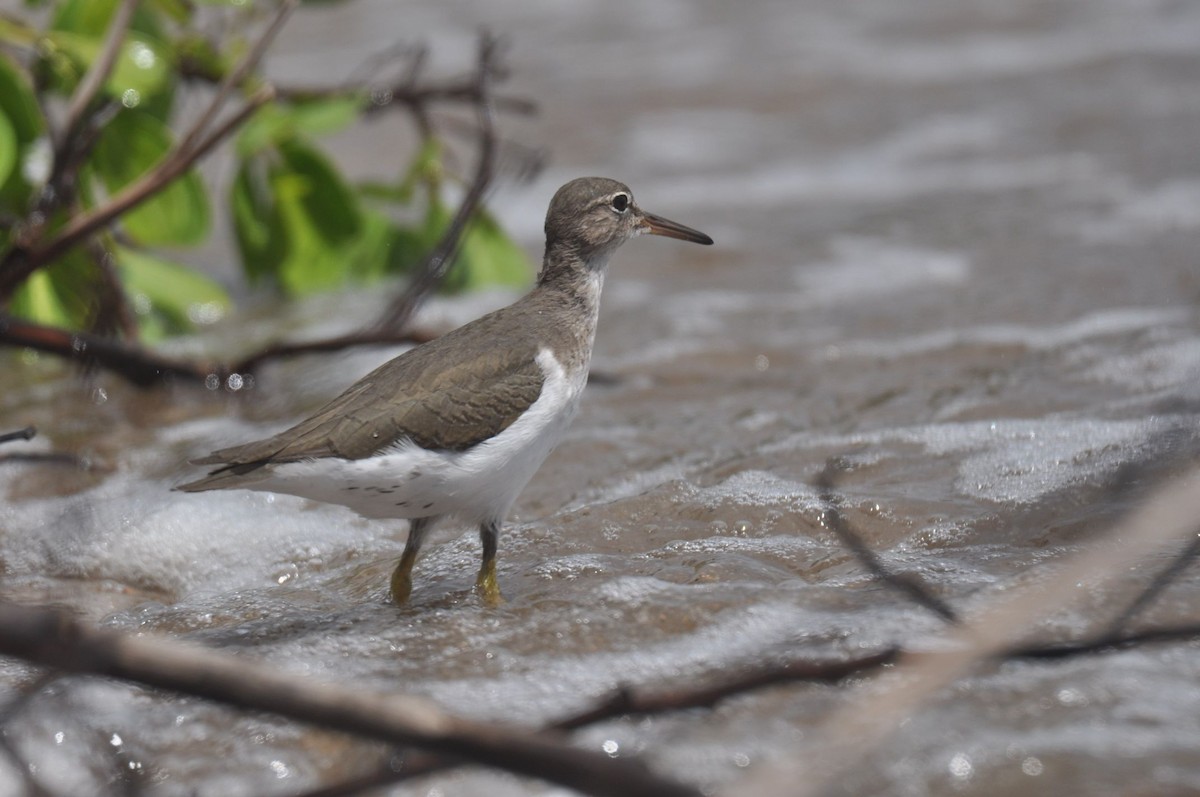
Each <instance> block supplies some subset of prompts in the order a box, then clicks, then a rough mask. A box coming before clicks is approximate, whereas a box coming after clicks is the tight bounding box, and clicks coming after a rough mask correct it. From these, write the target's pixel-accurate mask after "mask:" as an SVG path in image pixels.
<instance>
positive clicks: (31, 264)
mask: <svg viewBox="0 0 1200 797" xmlns="http://www.w3.org/2000/svg"><path fill="white" fill-rule="evenodd" d="M298 2H299V0H284V2H283V3H281V4H280V7H279V10H278V11H277V12H276V15H275V17H274V19H272V21H271V24H270V25H268V26H267V29H266V30H265V31H264V32H263V34H262V35H261V36H260V37H259V39H258V40H257V41H256V42H255V44H254V46H253V47H251V49H250V51H249V52H248V53H247V54H246V56H245V57H244V58H243V59H242V60H241V62H239V64H238V65H237V67H235V68H234V69H233V71H231V72H230V73H229V75H228V78H227V79H226V80H225V81H222V83H221V85H220V86H219V87H218V90H217V93H216V96H214V97H213V99H212V101H211V102H210V103H209V105H208V107H207V108H206V109H205V111H204V112H203V113H202V114H201V115H200V117H199V119H197V120H196V122H195V124H193V125H192V127H191V128H190V129H189V130H188V132H187V133H185V134H184V135H183V137H182V138H181V140H180V142H179V143H178V144H177V145H176V146H175V147H174V148H173V149H172V150H171V151H170V152H169V153H167V155H166V157H164V158H163V159H162V161H160V162H159V164H158V165H157V166H155V167H154V168H153V169H151V170H150V171H149V172H147V173H146V174H145V175H143V176H142V177H141V178H140V179H139V180H137V181H136V182H134V183H131V184H129V185H127V186H125V188H124V189H122V190H121V191H119V192H117V194H116V195H114V196H111V197H109V199H108V201H107V202H105V203H104V204H102V205H100V206H98V207H96V208H93V209H92V210H90V211H87V212H84V213H80V214H77V215H75V216H73V217H72V218H71V219H70V221H68V222H67V224H66V225H65V226H64V227H63V228H62V229H61V230H58V231H57V232H56V233H55V235H54V237H53V238H51V239H50V240H49V241H47V242H41V243H36V242H31V243H28V244H27V243H23V242H22V243H20V244H18V245H15V246H13V248H12V249H10V250H9V251H8V253H7V254H6V255H5V257H4V259H3V261H0V302H4V301H7V299H8V298H9V297H11V296H12V293H13V291H15V290H16V289H17V286H19V285H20V284H21V283H22V282H24V281H25V280H26V279H28V278H29V276H30V275H31V274H33V273H34V272H35V271H37V270H38V269H39V268H41V267H42V266H45V265H47V264H48V263H51V262H53V261H55V260H57V259H58V258H59V257H61V256H62V255H64V254H65V253H66V252H67V251H69V250H70V249H72V248H73V247H75V246H76V245H78V244H79V243H81V242H82V241H83V240H84V239H86V238H87V237H89V236H91V235H92V234H94V233H96V232H98V231H99V230H100V229H102V228H103V227H105V226H107V225H108V224H110V223H112V222H113V221H114V220H116V219H117V218H118V217H119V216H121V215H122V214H124V213H127V212H128V211H130V210H132V209H133V208H135V207H137V206H138V205H140V204H141V203H142V202H145V201H146V200H147V199H149V198H150V197H152V196H154V195H155V194H157V193H158V192H159V191H161V190H162V189H163V188H165V187H166V186H167V185H168V184H170V183H171V182H172V181H174V180H176V179H178V178H179V177H181V176H182V175H183V174H184V173H185V172H186V171H187V170H188V169H189V168H191V166H192V165H193V164H194V163H195V162H196V161H197V160H199V159H200V158H202V157H204V156H205V155H206V154H208V152H210V151H211V150H212V148H213V147H214V146H216V145H217V144H218V143H220V142H221V141H222V140H224V139H225V138H226V137H228V136H229V134H230V133H232V132H233V131H234V130H236V129H237V128H238V127H240V126H241V125H242V124H243V123H244V122H245V121H246V120H247V119H248V118H249V117H250V116H251V115H252V114H253V113H254V112H255V111H256V110H258V108H259V107H261V106H262V105H264V104H266V103H267V102H270V101H271V100H272V99H274V97H275V94H274V89H273V88H271V87H270V86H265V87H263V88H262V89H260V90H258V91H257V92H255V94H254V95H253V96H251V97H250V98H249V100H247V102H246V105H245V106H244V107H243V108H242V109H240V110H239V111H238V112H237V113H235V114H233V115H232V117H230V118H229V119H228V120H226V121H225V122H224V123H222V124H221V125H219V126H218V127H217V128H216V130H214V131H213V132H212V133H210V134H208V135H207V136H205V131H206V130H207V129H208V128H209V126H210V125H212V124H213V123H214V122H215V120H216V118H217V116H218V115H219V114H220V111H221V108H222V106H223V105H224V102H225V100H226V98H227V97H228V95H229V92H230V91H232V89H233V87H234V86H236V85H237V84H238V83H240V82H241V79H242V77H243V76H244V75H245V74H246V73H247V72H248V71H249V70H251V69H253V68H254V66H255V65H256V64H257V63H258V61H259V60H260V59H261V58H262V55H263V53H264V52H265V51H266V48H267V46H268V45H269V44H270V42H271V40H272V39H273V38H274V37H275V34H276V33H278V32H279V29H280V27H282V25H283V23H284V22H285V21H286V19H287V17H288V15H289V14H290V13H291V11H292V10H293V9H294V8H295V7H296V5H297V4H298Z"/></svg>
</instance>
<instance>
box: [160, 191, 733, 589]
mask: <svg viewBox="0 0 1200 797" xmlns="http://www.w3.org/2000/svg"><path fill="white" fill-rule="evenodd" d="M643 233H650V234H651V235H664V236H667V237H668V238H679V239H681V240H684V241H693V242H695V243H700V244H711V243H712V239H711V238H709V237H708V236H707V235H705V234H704V233H702V232H699V231H698V230H693V229H691V228H690V227H685V226H683V225H682V224H678V223H676V222H673V221H669V220H667V219H664V218H662V217H660V216H655V215H653V214H651V213H647V212H645V211H643V210H642V209H641V208H639V207H638V206H637V204H636V203H635V202H634V201H633V194H632V193H631V192H630V190H629V189H628V188H627V187H626V186H625V185H623V184H621V183H619V182H617V181H616V180H609V179H606V178H602V177H581V178H579V179H577V180H572V181H571V182H569V183H567V184H566V185H564V186H563V187H562V188H560V189H559V190H558V192H557V193H556V194H555V195H554V198H553V199H552V200H551V201H550V209H549V211H548V212H547V213H546V254H545V257H544V259H543V261H542V270H541V273H540V274H539V275H538V281H537V285H536V286H535V287H534V288H533V290H532V291H530V292H529V293H528V294H526V295H525V296H524V297H522V298H521V299H519V300H518V301H517V302H515V303H514V304H511V305H509V306H508V307H505V308H503V309H500V310H497V311H495V312H493V313H489V314H488V315H485V316H483V317H482V318H479V319H477V320H475V321H472V322H471V323H469V324H466V325H465V326H462V327H459V328H458V329H456V330H454V331H453V332H450V333H448V334H446V335H444V336H442V337H440V338H437V339H436V340H433V341H430V342H429V343H425V344H423V345H421V346H418V347H416V348H415V349H411V350H409V351H407V352H405V353H404V354H401V355H400V356H399V357H396V358H395V359H393V360H390V361H389V362H387V363H385V364H384V365H382V366H380V367H379V368H377V369H375V370H374V371H372V372H371V373H369V374H367V375H366V376H365V377H363V378H362V379H360V380H359V381H358V382H356V383H355V384H353V385H351V386H350V388H349V389H348V390H346V391H345V392H344V393H342V394H341V395H340V396H338V397H337V398H335V399H334V400H333V401H331V402H329V403H328V404H326V405H325V406H324V407H322V408H321V409H320V410H318V411H317V412H316V414H314V415H313V416H312V417H311V418H308V419H307V420H305V421H302V422H300V423H298V424H296V425H295V426H293V427H292V428H290V429H288V430H286V431H283V432H280V433H279V434H277V435H275V436H274V437H268V438H266V439H265V440H259V441H256V442H253V443H247V444H245V445H240V446H233V447H232V448H224V449H221V450H220V451H216V452H214V453H212V454H211V455H209V456H207V457H204V458H203V459H199V460H196V461H195V464H197V465H217V466H218V467H217V468H216V470H213V471H212V472H211V473H209V475H208V476H205V477H204V478H202V479H199V480H198V481H194V482H190V483H188V484H184V485H181V486H180V487H179V488H178V489H180V490H185V491H188V492H200V491H203V490H222V489H248V490H267V491H270V492H280V493H288V494H291V495H298V496H301V497H304V498H310V499H314V500H317V501H324V502H328V503H333V504H342V505H344V506H347V507H350V508H351V509H353V510H355V511H356V512H358V513H359V514H361V515H364V516H365V517H369V518H408V519H409V520H410V521H411V525H410V528H409V532H408V542H407V543H406V544H405V546H404V553H403V554H402V555H401V557H400V562H399V564H398V565H397V566H396V569H395V572H393V574H392V580H391V594H392V599H393V600H394V601H395V602H396V603H397V604H403V603H405V602H406V601H407V600H408V597H409V594H410V593H411V592H412V569H413V564H414V563H415V562H416V559H417V554H418V552H419V551H420V550H421V543H422V541H423V540H424V538H425V536H426V534H427V533H428V532H429V530H430V528H431V527H432V526H433V525H434V524H435V523H436V522H437V521H438V520H440V519H441V518H442V517H444V516H447V515H453V516H456V517H457V518H459V519H460V520H462V521H466V522H469V523H474V524H478V525H479V536H480V539H481V540H482V542H483V563H482V565H481V566H480V568H479V575H478V578H477V580H476V589H477V590H478V591H479V593H480V595H481V596H482V598H483V600H484V601H485V602H487V603H489V604H496V603H499V602H500V588H499V586H498V585H497V583H496V546H497V542H498V537H499V534H500V527H501V525H502V524H503V522H504V518H505V516H506V515H507V514H508V510H509V507H510V506H512V503H513V501H514V500H516V497H517V495H518V494H520V492H521V490H522V489H524V487H525V484H526V483H527V482H528V481H529V479H530V478H531V477H532V476H533V474H534V471H536V470H537V469H538V467H539V466H540V465H541V464H542V461H543V460H544V459H545V458H546V456H547V455H548V454H549V453H550V451H551V450H552V449H553V448H554V446H555V445H557V443H558V441H559V439H560V438H561V437H562V435H563V432H564V431H565V430H566V428H567V426H568V424H569V423H570V422H571V419H572V417H574V415H575V410H576V409H577V407H578V406H579V396H580V393H582V392H583V386H584V384H585V382H586V381H587V374H588V362H589V361H590V360H591V357H592V342H593V340H594V339H595V334H596V318H597V315H598V313H599V307H600V289H601V287H602V286H603V284H604V272H605V270H606V267H607V266H608V261H609V258H610V257H611V256H612V254H613V252H614V251H616V249H617V247H619V246H620V245H621V244H623V243H625V241H628V240H629V239H630V238H634V237H636V236H638V235H641V234H643Z"/></svg>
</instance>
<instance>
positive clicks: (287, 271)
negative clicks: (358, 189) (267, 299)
mask: <svg viewBox="0 0 1200 797" xmlns="http://www.w3.org/2000/svg"><path fill="white" fill-rule="evenodd" d="M272 156H273V157H272ZM231 206H232V209H233V215H234V228H235V231H236V233H237V239H238V246H239V248H240V249H241V250H242V258H243V267H244V268H245V269H246V272H247V273H248V274H249V275H251V278H253V279H257V278H259V277H262V276H269V277H270V278H271V279H273V280H274V281H275V283H276V284H277V285H279V287H280V288H282V289H283V291H284V293H287V294H289V295H293V296H295V295H302V294H307V293H313V292H317V291H323V290H328V289H330V288H334V287H337V286H339V285H342V284H344V283H345V282H346V281H347V279H348V278H349V277H350V276H351V275H353V274H355V273H356V272H360V273H361V272H363V271H364V270H366V271H369V270H370V269H365V267H363V265H362V263H361V258H362V257H364V254H363V253H364V252H366V251H368V250H369V249H372V248H374V249H378V248H379V246H380V242H381V241H382V240H383V238H384V235H383V232H384V230H381V229H380V228H379V224H378V222H376V221H373V222H370V223H369V224H368V222H367V221H366V220H365V218H364V215H363V211H362V208H361V207H360V205H359V203H358V199H357V197H356V196H355V195H354V193H353V192H352V191H351V190H350V188H349V187H348V186H347V185H346V183H345V182H344V181H343V180H342V178H341V176H340V175H339V174H338V172H337V171H336V170H335V169H334V168H333V166H332V164H331V163H330V162H329V161H328V160H327V159H326V158H325V156H323V155H322V154H321V153H320V152H318V151H317V150H315V149H313V148H312V147H310V146H308V145H306V144H304V143H302V142H301V141H300V140H298V139H297V140H290V141H288V142H285V143H283V144H281V145H279V146H278V147H276V148H275V149H273V150H270V151H268V152H264V153H261V154H259V155H256V156H252V157H250V158H246V159H244V160H243V163H242V167H241V168H240V169H239V170H238V177H237V179H236V180H235V182H234V187H233V195H232V197H231ZM364 232H366V237H367V238H368V243H367V244H364V243H363V242H362V240H361V237H362V236H363V235H364ZM372 242H373V243H372Z"/></svg>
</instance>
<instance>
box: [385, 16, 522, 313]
mask: <svg viewBox="0 0 1200 797" xmlns="http://www.w3.org/2000/svg"><path fill="white" fill-rule="evenodd" d="M498 48H499V42H498V41H497V40H496V39H495V38H494V37H492V36H491V35H489V34H487V33H484V34H482V35H481V36H480V39H479V65H478V70H477V72H476V83H477V91H478V100H477V102H476V106H475V108H476V115H477V117H478V119H479V163H478V165H477V166H476V168H475V176H474V178H473V179H472V181H471V186H470V188H468V189H467V193H466V196H464V197H463V199H462V202H461V203H460V204H459V206H458V210H457V211H456V212H455V214H454V218H453V219H452V220H451V222H450V225H449V226H448V227H447V228H446V231H445V233H443V234H442V238H441V240H439V241H438V244H437V246H435V247H434V249H433V251H432V252H430V253H429V255H428V256H427V257H426V259H425V262H424V263H423V264H422V266H421V268H420V269H419V270H418V271H417V274H416V275H415V276H414V277H413V279H412V280H411V281H410V282H409V284H408V287H407V288H406V289H405V291H404V292H403V293H402V294H400V296H398V297H397V298H396V300H395V301H393V302H392V304H391V306H390V307H389V308H388V309H387V311H386V312H385V313H384V314H383V316H382V317H381V318H380V319H379V321H378V322H377V324H376V327H377V328H378V329H384V330H401V329H403V328H404V327H406V326H407V325H408V323H409V321H410V320H411V319H412V316H413V314H414V313H415V312H416V309H417V308H418V307H419V306H420V305H421V304H422V303H423V302H424V301H425V300H426V299H427V298H428V297H429V295H430V294H432V293H433V292H434V291H435V290H437V288H438V286H439V285H441V284H442V281H443V280H444V279H445V278H446V273H447V271H449V269H450V266H451V265H452V264H453V263H454V257H455V255H456V254H457V253H458V248H459V245H460V244H461V242H462V236H463V233H464V232H465V231H466V228H467V224H468V223H470V221H471V219H472V218H473V217H474V215H475V211H476V210H477V209H478V207H479V204H480V202H482V201H483V195H484V193H486V191H487V189H488V187H489V186H490V185H491V182H492V176H493V174H494V172H495V163H496V132H495V124H494V119H493V112H492V102H491V94H490V84H491V79H492V71H493V70H494V68H495V65H496V61H497V55H498Z"/></svg>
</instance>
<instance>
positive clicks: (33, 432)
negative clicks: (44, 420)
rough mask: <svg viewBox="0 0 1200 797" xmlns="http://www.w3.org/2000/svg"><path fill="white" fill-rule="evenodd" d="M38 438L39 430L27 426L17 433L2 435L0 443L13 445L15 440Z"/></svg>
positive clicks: (0, 435)
mask: <svg viewBox="0 0 1200 797" xmlns="http://www.w3.org/2000/svg"><path fill="white" fill-rule="evenodd" d="M36 436H37V429H36V428H34V427H32V426H26V427H25V428H24V429H18V430H17V431H15V432H4V433H3V434H0V443H11V442H12V441H13V440H32V439H33V438H34V437H36Z"/></svg>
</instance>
